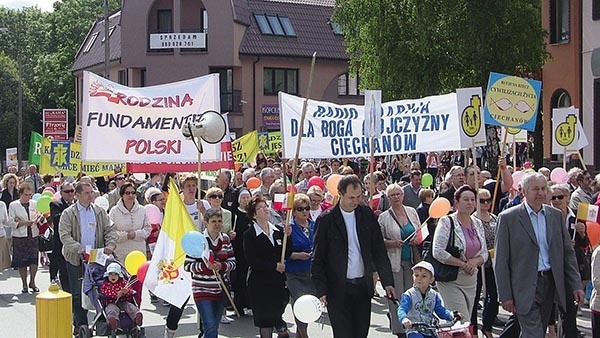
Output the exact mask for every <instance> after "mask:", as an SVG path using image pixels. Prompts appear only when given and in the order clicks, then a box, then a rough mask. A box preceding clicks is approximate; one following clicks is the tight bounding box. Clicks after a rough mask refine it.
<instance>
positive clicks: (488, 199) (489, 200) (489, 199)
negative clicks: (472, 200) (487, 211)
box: [479, 198, 492, 203]
mask: <svg viewBox="0 0 600 338" xmlns="http://www.w3.org/2000/svg"><path fill="white" fill-rule="evenodd" d="M479 203H492V199H491V198H485V199H481V198H480V199H479Z"/></svg>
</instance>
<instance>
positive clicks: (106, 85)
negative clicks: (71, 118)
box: [82, 72, 222, 163]
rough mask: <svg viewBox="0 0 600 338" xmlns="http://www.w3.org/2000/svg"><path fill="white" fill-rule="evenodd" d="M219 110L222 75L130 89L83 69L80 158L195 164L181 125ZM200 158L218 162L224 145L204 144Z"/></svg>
mask: <svg viewBox="0 0 600 338" xmlns="http://www.w3.org/2000/svg"><path fill="white" fill-rule="evenodd" d="M208 110H214V111H217V112H220V110H221V109H220V96H219V76H218V74H209V75H206V76H202V77H199V78H194V79H190V80H185V81H180V82H174V83H168V84H163V85H157V86H152V87H140V88H131V87H127V86H123V85H120V84H118V83H115V82H112V81H109V80H107V79H105V78H102V77H100V76H98V75H96V74H93V73H90V72H84V76H83V105H82V156H83V159H84V160H86V161H107V162H113V161H118V162H123V161H126V162H128V163H186V162H188V163H189V162H194V163H195V162H197V160H198V150H197V149H196V147H195V146H194V144H193V142H192V141H190V140H186V139H185V138H184V137H183V135H182V133H181V129H182V127H183V126H184V125H185V124H186V123H188V122H197V121H199V118H200V115H201V114H202V113H204V112H206V111H208ZM202 148H203V150H204V152H203V153H202V161H203V162H204V161H220V160H221V157H222V154H221V148H222V147H221V144H219V143H217V144H208V143H205V142H202Z"/></svg>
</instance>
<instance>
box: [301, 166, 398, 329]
mask: <svg viewBox="0 0 600 338" xmlns="http://www.w3.org/2000/svg"><path fill="white" fill-rule="evenodd" d="M337 189H338V192H339V195H340V201H339V203H338V204H337V205H336V206H335V207H333V208H331V209H329V210H327V211H326V212H325V213H323V214H322V215H321V216H319V218H318V219H317V223H316V229H317V232H316V234H315V246H314V255H313V263H312V268H311V273H312V280H313V282H314V283H315V288H316V290H317V297H319V298H320V299H321V301H322V302H323V303H324V304H325V305H326V306H327V309H328V312H329V319H330V320H331V326H332V328H333V335H334V337H335V338H346V337H367V335H368V333H369V324H370V317H371V297H372V296H373V295H374V284H373V278H371V277H372V275H373V273H374V272H375V270H376V271H377V272H378V273H379V278H380V280H381V284H382V285H383V287H384V288H385V290H386V295H387V297H388V298H392V299H394V298H396V292H395V290H394V277H393V274H392V269H391V265H390V260H389V258H388V255H387V251H386V249H385V244H384V242H383V236H382V235H381V230H380V229H379V227H378V226H377V225H378V223H377V219H376V218H375V214H374V213H373V211H372V210H371V209H370V208H369V207H367V206H365V205H361V204H360V202H361V200H362V198H363V194H362V185H361V182H360V180H359V179H358V178H357V177H356V176H354V175H348V176H344V177H342V179H341V180H340V181H339V183H338V186H337Z"/></svg>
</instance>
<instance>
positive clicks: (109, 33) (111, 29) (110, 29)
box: [102, 26, 115, 43]
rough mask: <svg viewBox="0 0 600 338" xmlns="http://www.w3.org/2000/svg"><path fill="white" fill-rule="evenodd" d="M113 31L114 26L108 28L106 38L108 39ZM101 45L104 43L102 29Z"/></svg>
mask: <svg viewBox="0 0 600 338" xmlns="http://www.w3.org/2000/svg"><path fill="white" fill-rule="evenodd" d="M114 31H115V26H111V27H109V28H108V37H110V36H111V35H112V33H113V32H114ZM102 43H104V29H103V30H102Z"/></svg>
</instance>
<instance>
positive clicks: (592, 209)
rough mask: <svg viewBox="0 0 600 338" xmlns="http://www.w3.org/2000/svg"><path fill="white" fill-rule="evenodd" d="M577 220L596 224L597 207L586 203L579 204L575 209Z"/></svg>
mask: <svg viewBox="0 0 600 338" xmlns="http://www.w3.org/2000/svg"><path fill="white" fill-rule="evenodd" d="M577 219H579V220H582V221H591V222H596V223H598V206H597V205H593V204H587V203H579V206H578V207H577Z"/></svg>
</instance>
